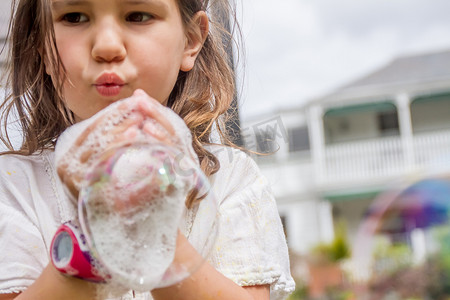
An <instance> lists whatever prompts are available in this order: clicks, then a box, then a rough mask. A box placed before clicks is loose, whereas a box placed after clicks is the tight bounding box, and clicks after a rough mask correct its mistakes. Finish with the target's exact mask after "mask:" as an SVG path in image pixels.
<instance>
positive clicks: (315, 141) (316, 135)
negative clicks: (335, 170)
mask: <svg viewBox="0 0 450 300" xmlns="http://www.w3.org/2000/svg"><path fill="white" fill-rule="evenodd" d="M308 116H309V118H308V131H309V138H310V141H311V158H312V162H313V165H314V173H315V174H314V176H315V179H316V182H317V183H322V182H323V181H324V180H325V178H326V174H325V172H326V170H325V165H326V164H325V136H324V130H323V109H322V107H320V106H318V105H314V106H312V107H310V108H309V114H308Z"/></svg>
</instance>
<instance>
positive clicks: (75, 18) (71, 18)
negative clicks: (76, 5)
mask: <svg viewBox="0 0 450 300" xmlns="http://www.w3.org/2000/svg"><path fill="white" fill-rule="evenodd" d="M62 20H63V21H65V22H67V23H71V24H77V23H84V22H87V21H88V20H89V19H88V17H87V16H86V15H85V14H83V13H77V12H74V13H68V14H65V15H64V16H63V17H62Z"/></svg>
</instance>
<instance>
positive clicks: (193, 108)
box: [0, 0, 235, 176]
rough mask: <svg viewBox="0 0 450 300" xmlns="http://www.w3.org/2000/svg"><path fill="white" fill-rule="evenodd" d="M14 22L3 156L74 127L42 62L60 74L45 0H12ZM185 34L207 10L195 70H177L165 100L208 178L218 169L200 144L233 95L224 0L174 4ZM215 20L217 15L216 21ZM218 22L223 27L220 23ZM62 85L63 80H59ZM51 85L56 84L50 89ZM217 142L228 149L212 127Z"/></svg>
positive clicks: (25, 151) (50, 142)
mask: <svg viewBox="0 0 450 300" xmlns="http://www.w3.org/2000/svg"><path fill="white" fill-rule="evenodd" d="M12 2H13V3H12V5H13V7H16V8H15V13H14V10H13V14H12V15H14V18H12V20H11V22H10V27H9V31H8V36H9V37H10V40H9V43H10V49H9V52H10V53H9V54H10V55H9V57H10V61H9V63H8V65H7V71H8V72H7V74H8V77H7V79H6V80H7V91H8V93H9V95H8V97H7V98H6V100H5V101H4V102H3V103H2V104H1V105H0V110H1V111H2V115H1V118H2V119H3V124H2V126H3V130H4V134H2V135H1V136H0V139H1V140H2V141H3V143H5V145H6V146H7V147H8V149H9V151H7V152H4V153H3V154H6V153H15V154H22V155H30V154H33V153H35V152H37V151H42V150H44V149H53V148H54V145H55V142H56V139H57V138H58V137H59V135H60V134H61V133H62V132H63V131H64V130H65V129H66V128H67V127H68V126H70V125H72V124H73V123H74V120H73V115H72V113H71V112H70V111H69V110H68V109H67V108H66V106H65V105H64V102H63V101H62V97H61V95H62V92H61V91H62V84H63V82H57V83H54V82H53V81H52V80H51V78H50V76H49V75H48V74H47V73H46V72H45V64H44V60H45V62H46V63H47V64H49V66H50V68H52V69H53V70H61V69H62V70H64V66H63V65H62V63H61V59H60V58H59V56H58V55H57V51H55V49H56V43H55V36H54V31H53V22H52V17H51V10H50V3H49V2H50V0H17V1H16V0H13V1H12ZM177 3H178V6H179V9H180V12H181V17H182V21H183V23H184V25H185V28H186V30H187V31H189V30H191V29H192V26H193V24H192V17H193V16H194V14H195V13H196V12H198V11H200V10H205V11H208V13H209V16H210V19H211V20H210V34H209V35H208V37H207V38H206V41H205V42H204V45H203V48H202V50H201V51H200V54H199V56H198V58H197V61H196V63H195V65H194V68H193V69H192V70H191V71H189V72H187V73H185V72H180V74H179V76H178V80H177V82H176V84H175V87H174V89H173V91H172V93H171V94H170V96H169V101H168V106H169V107H171V108H172V109H173V110H174V111H175V112H176V113H177V114H178V115H179V116H180V117H181V118H182V119H183V120H184V121H185V123H186V125H187V126H188V128H189V129H190V130H191V132H192V136H193V147H194V150H195V152H196V153H197V155H198V157H199V159H200V166H201V168H202V170H203V171H204V172H205V174H206V175H207V176H209V175H211V174H214V173H215V172H217V171H218V170H219V168H220V164H219V161H218V160H217V158H216V157H215V156H214V155H213V154H212V153H210V152H208V151H207V150H206V149H205V148H204V147H203V146H204V145H206V144H210V143H211V141H210V136H211V129H212V127H213V124H215V123H216V124H218V123H220V122H222V123H223V121H224V120H225V119H224V118H226V117H227V110H228V108H229V106H230V103H231V101H232V99H233V97H234V93H235V87H234V75H233V71H232V68H231V67H230V63H229V62H230V58H229V55H228V54H227V53H226V51H225V47H227V45H225V43H224V41H225V42H226V43H231V41H233V39H232V38H231V33H230V32H229V31H228V30H226V29H225V28H226V26H222V25H223V22H221V18H220V15H218V14H216V12H218V11H221V12H222V13H223V14H228V15H231V16H235V14H233V13H230V12H231V5H230V4H229V3H228V1H227V0H214V1H212V2H211V3H209V1H208V0H177ZM216 16H217V17H216ZM221 23H222V24H221ZM61 81H64V79H63V80H61ZM55 85H56V86H55ZM14 112H16V113H17V116H18V121H17V122H18V124H19V127H20V129H21V131H22V136H23V141H22V145H21V146H20V148H19V149H18V150H15V149H14V148H13V145H12V143H11V141H10V138H9V135H8V128H7V127H8V123H9V121H10V119H11V115H12V114H13V113H14ZM216 128H217V130H218V132H219V136H220V137H221V139H222V143H224V144H228V145H233V143H232V142H231V140H230V138H229V136H228V135H227V133H226V131H225V130H224V129H223V128H224V127H223V126H220V125H219V126H216Z"/></svg>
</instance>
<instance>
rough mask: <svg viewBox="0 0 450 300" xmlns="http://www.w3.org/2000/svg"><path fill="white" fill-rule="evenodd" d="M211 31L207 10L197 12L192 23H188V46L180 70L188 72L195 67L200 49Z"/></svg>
mask: <svg viewBox="0 0 450 300" xmlns="http://www.w3.org/2000/svg"><path fill="white" fill-rule="evenodd" d="M208 32H209V20H208V16H207V15H206V12H204V11H199V12H197V13H196V14H195V15H194V16H193V19H192V24H191V25H188V28H187V32H186V37H187V40H186V47H185V49H184V53H183V60H182V62H181V66H180V70H181V71H183V72H188V71H190V70H192V68H193V67H194V63H195V60H196V59H197V56H198V54H199V53H200V50H202V47H203V43H204V42H205V40H206V38H207V36H208Z"/></svg>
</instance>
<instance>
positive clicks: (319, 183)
mask: <svg viewBox="0 0 450 300" xmlns="http://www.w3.org/2000/svg"><path fill="white" fill-rule="evenodd" d="M243 137H244V138H245V139H246V140H247V145H250V148H252V147H253V146H254V145H256V147H254V148H255V149H257V150H259V151H262V152H270V151H273V150H275V148H276V147H279V150H278V152H277V153H275V154H274V155H272V156H268V157H258V158H257V161H258V163H259V165H260V168H261V170H262V172H263V173H264V174H265V175H266V176H267V177H268V178H269V180H270V182H271V184H272V187H273V190H274V193H275V195H276V197H277V200H278V206H279V211H280V215H281V216H282V220H283V222H284V224H285V227H286V233H287V238H288V244H289V246H290V248H291V249H292V250H293V251H295V252H298V253H302V254H306V253H307V252H308V250H309V249H311V247H313V246H314V245H315V244H317V243H319V242H326V241H330V240H331V239H332V238H333V223H334V222H335V221H336V220H338V219H343V220H345V221H346V223H347V227H348V235H349V238H350V240H352V239H353V238H354V236H355V234H356V231H357V229H358V227H359V225H360V222H361V221H362V219H363V216H364V213H365V212H366V211H367V209H368V207H369V205H370V204H371V203H372V201H373V199H374V198H375V197H376V196H377V195H378V194H380V193H381V192H384V191H386V190H389V189H391V188H401V187H405V186H407V185H409V184H411V183H412V182H414V181H417V180H420V179H422V178H425V177H434V176H442V175H445V174H448V173H450V51H442V52H436V53H428V54H421V55H413V56H405V57H399V58H397V59H395V60H393V61H392V62H390V63H389V64H388V65H386V66H384V67H382V68H380V69H379V70H376V71H374V72H372V73H370V74H368V75H367V76H365V77H363V78H360V79H358V80H356V81H355V82H352V83H350V84H348V85H346V86H344V87H342V88H340V89H338V90H336V91H335V92H333V93H331V94H329V95H326V96H324V97H320V98H317V99H314V100H312V101H310V102H309V103H307V104H306V105H304V106H302V107H299V108H293V109H291V110H289V111H278V112H275V113H272V114H271V115H267V116H261V117H259V118H258V119H257V120H248V121H246V123H245V124H243Z"/></svg>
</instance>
